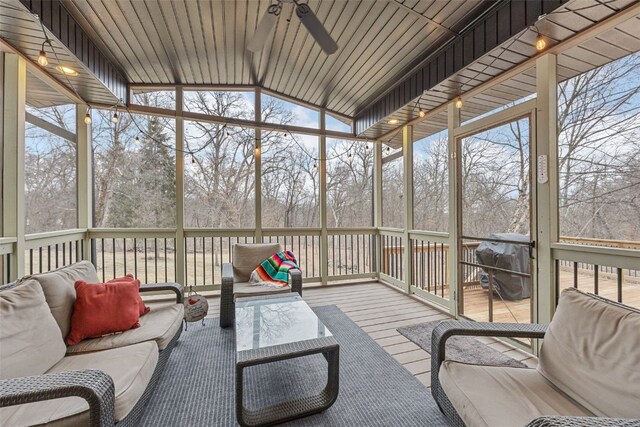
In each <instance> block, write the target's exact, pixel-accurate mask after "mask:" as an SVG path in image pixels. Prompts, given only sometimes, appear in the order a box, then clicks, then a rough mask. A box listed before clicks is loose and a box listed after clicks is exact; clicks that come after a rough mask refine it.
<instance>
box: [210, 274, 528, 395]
mask: <svg viewBox="0 0 640 427" xmlns="http://www.w3.org/2000/svg"><path fill="white" fill-rule="evenodd" d="M304 299H305V301H306V302H307V303H308V304H309V305H310V306H311V307H320V306H323V305H336V306H338V307H339V308H340V309H341V310H342V311H343V312H344V313H345V314H347V315H348V316H349V317H350V318H351V320H353V321H354V322H355V323H356V324H357V325H358V326H360V328H362V330H363V331H365V332H367V333H368V334H369V336H371V338H373V339H374V340H375V341H376V342H377V343H378V344H380V346H382V347H383V348H384V349H385V350H386V351H387V352H388V353H389V354H391V355H392V356H393V357H394V358H395V359H396V360H397V361H398V362H400V363H401V364H402V365H403V366H404V367H405V369H407V370H408V371H409V372H411V373H412V374H413V375H414V376H416V378H417V379H418V380H420V381H421V382H422V383H423V384H425V385H426V386H427V387H428V386H430V385H431V378H430V371H431V359H430V355H429V353H427V352H426V351H424V350H422V349H421V348H420V347H418V346H417V345H415V344H414V343H412V342H411V341H409V340H408V339H406V338H405V337H404V336H402V335H400V334H399V333H398V332H397V331H396V328H398V327H401V326H407V325H414V324H416V323H422V322H428V321H432V320H440V319H442V320H443V319H447V318H449V317H450V316H449V315H447V314H443V313H441V312H440V311H438V310H436V309H434V308H432V307H431V306H429V305H427V304H425V303H423V302H421V301H419V300H418V299H417V298H412V297H409V296H407V295H405V294H403V293H401V292H399V291H397V290H395V289H392V288H390V287H389V286H386V285H384V284H381V283H376V282H371V283H365V284H357V285H348V286H327V287H309V288H305V290H304ZM219 312H220V311H219V300H218V298H217V297H212V298H210V299H209V315H208V317H218V316H219ZM479 340H480V341H481V342H483V343H485V344H487V345H489V346H490V347H493V348H495V349H497V350H499V351H502V352H504V353H507V354H508V355H509V356H511V357H513V358H515V359H518V360H521V361H523V363H525V364H528V365H530V366H535V364H536V359H535V358H534V357H532V356H531V355H529V354H527V353H524V352H522V351H520V350H518V349H515V348H514V347H511V346H509V345H507V344H505V343H503V342H501V341H498V340H496V339H493V338H486V339H479Z"/></svg>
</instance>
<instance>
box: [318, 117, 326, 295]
mask: <svg viewBox="0 0 640 427" xmlns="http://www.w3.org/2000/svg"><path fill="white" fill-rule="evenodd" d="M325 128H326V115H325V111H324V109H321V110H320V130H321V132H322V133H321V135H320V147H319V151H318V153H319V154H320V188H319V190H318V191H320V280H321V282H322V284H323V285H326V284H327V282H328V280H329V235H328V233H327V137H326V136H325V135H324V130H325Z"/></svg>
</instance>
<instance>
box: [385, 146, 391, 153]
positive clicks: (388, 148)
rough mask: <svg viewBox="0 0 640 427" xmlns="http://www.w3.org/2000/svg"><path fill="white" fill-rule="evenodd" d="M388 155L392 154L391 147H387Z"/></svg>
mask: <svg viewBox="0 0 640 427" xmlns="http://www.w3.org/2000/svg"><path fill="white" fill-rule="evenodd" d="M386 151H387V154H389V153H391V147H389V146H387V150H386Z"/></svg>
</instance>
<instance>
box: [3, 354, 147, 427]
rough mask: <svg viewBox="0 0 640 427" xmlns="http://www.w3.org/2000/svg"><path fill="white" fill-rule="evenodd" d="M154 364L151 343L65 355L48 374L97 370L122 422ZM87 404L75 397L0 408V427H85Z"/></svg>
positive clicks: (115, 415) (116, 417) (115, 414)
mask: <svg viewBox="0 0 640 427" xmlns="http://www.w3.org/2000/svg"><path fill="white" fill-rule="evenodd" d="M157 363H158V347H157V346H156V344H155V343H154V342H145V343H140V344H136V345H132V346H127V347H121V348H116V349H113V350H105V351H104V352H99V353H87V354H81V355H75V356H67V357H65V358H63V359H62V360H60V362H58V363H57V364H56V365H55V366H53V367H52V368H51V369H50V370H49V371H48V373H57V372H68V371H72V370H83V369H98V370H101V371H103V372H105V373H106V374H108V375H109V376H110V377H111V378H112V379H113V383H114V385H115V411H114V419H115V420H116V421H120V420H122V419H124V418H125V417H126V416H127V415H128V414H129V412H131V410H132V409H133V407H134V406H135V404H136V403H137V402H138V400H139V399H140V398H141V396H142V394H143V393H144V391H145V389H146V388H147V386H148V385H149V381H150V380H151V377H152V375H153V372H154V369H155V367H156V364H157ZM88 408H89V405H88V404H87V402H86V401H85V400H84V399H82V398H79V397H67V398H63V399H55V400H47V401H43V402H36V403H27V404H23V405H16V406H10V407H6V408H0V425H39V424H45V423H50V422H51V423H52V424H53V425H56V426H58V425H88V423H89V413H88Z"/></svg>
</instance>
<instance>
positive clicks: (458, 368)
mask: <svg viewBox="0 0 640 427" xmlns="http://www.w3.org/2000/svg"><path fill="white" fill-rule="evenodd" d="M638 331H640V311H638V310H636V309H633V308H631V307H627V306H625V305H622V304H618V303H615V302H612V301H609V300H606V299H603V298H600V297H598V296H595V295H591V294H586V293H584V292H581V291H579V290H576V289H573V288H570V289H566V290H564V291H563V292H562V295H561V297H560V299H559V303H558V308H557V311H556V313H555V315H554V318H553V321H552V322H551V323H550V324H549V325H548V327H547V326H545V325H536V324H532V325H526V324H505V323H503V324H499V323H476V322H458V321H444V322H441V323H440V324H439V325H438V326H436V328H435V329H434V330H433V336H432V352H431V355H432V359H431V392H432V394H433V397H434V398H435V400H436V402H437V403H438V405H439V406H440V409H441V410H442V412H443V413H444V414H445V415H446V416H447V418H448V420H449V421H450V423H451V424H452V425H453V426H469V427H476V426H483V427H484V426H491V427H500V426H524V425H528V426H531V427H544V426H626V427H630V426H634V427H638V426H640V420H639V419H640V334H639V333H638ZM455 335H466V336H490V337H521V338H544V342H543V345H542V348H541V352H540V357H539V363H538V367H537V368H536V369H523V368H512V367H497V366H481V365H469V364H464V363H459V362H454V361H450V360H446V354H445V343H446V340H447V339H448V338H449V337H452V336H455Z"/></svg>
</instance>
